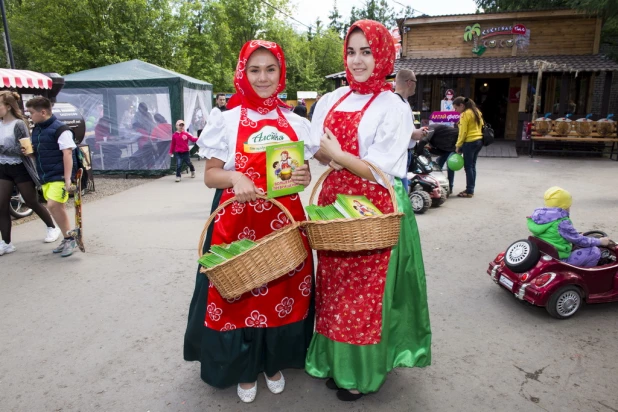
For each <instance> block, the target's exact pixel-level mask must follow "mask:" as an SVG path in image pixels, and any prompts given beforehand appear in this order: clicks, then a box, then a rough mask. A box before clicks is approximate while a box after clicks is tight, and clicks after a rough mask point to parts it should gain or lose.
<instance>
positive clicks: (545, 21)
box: [328, 10, 618, 140]
mask: <svg viewBox="0 0 618 412" xmlns="http://www.w3.org/2000/svg"><path fill="white" fill-rule="evenodd" d="M399 26H400V31H401V32H402V33H403V35H402V36H401V37H402V55H401V58H399V59H398V60H397V61H396V63H395V73H396V72H397V71H398V70H401V69H404V68H405V69H411V70H413V71H414V72H415V73H416V76H417V79H418V82H417V89H416V95H415V96H414V97H412V98H411V103H412V105H413V107H414V110H417V111H421V113H422V114H421V116H422V118H424V119H428V118H429V117H430V115H431V113H432V112H437V111H443V110H444V109H445V107H448V98H447V92H449V91H452V93H453V95H454V96H455V97H456V96H468V97H471V98H472V99H474V101H475V102H477V104H478V105H479V107H480V108H481V110H482V112H483V114H484V117H485V120H486V121H487V122H488V123H490V124H492V126H493V127H494V130H495V132H496V137H497V138H504V139H508V140H520V139H521V135H522V126H523V122H524V121H529V120H530V119H531V117H532V109H533V100H534V93H535V92H536V84H537V76H538V73H539V66H540V65H541V64H543V67H544V68H543V74H542V76H541V78H542V83H541V87H540V88H539V90H540V94H539V97H540V99H539V100H540V102H539V104H538V105H537V113H538V114H539V115H543V114H545V113H551V114H552V117H553V118H557V117H562V116H564V115H566V114H569V113H570V114H572V115H573V117H572V119H577V118H580V117H584V116H586V114H588V113H591V112H592V107H593V104H592V103H593V97H594V96H593V95H594V94H595V90H594V84H595V78H597V77H598V76H602V77H603V78H604V80H605V82H604V84H605V85H609V87H605V88H604V90H602V91H601V94H602V96H601V98H602V104H601V110H600V111H599V112H598V113H593V119H594V120H596V119H598V118H600V117H605V116H606V115H607V114H608V113H607V112H608V110H609V101H610V88H611V84H612V77H613V75H614V72H615V71H618V63H616V62H614V61H613V60H610V59H608V58H605V57H604V56H602V55H600V54H599V46H600V35H601V19H600V18H597V17H595V16H590V15H588V14H583V13H580V12H577V11H574V10H537V11H519V12H500V13H487V14H469V15H449V16H421V17H415V18H407V19H405V20H400V21H399ZM395 73H393V75H395ZM328 77H329V78H332V79H334V80H335V81H336V83H337V85H338V86H339V85H341V84H342V82H345V72H341V73H336V74H332V75H330V76H328Z"/></svg>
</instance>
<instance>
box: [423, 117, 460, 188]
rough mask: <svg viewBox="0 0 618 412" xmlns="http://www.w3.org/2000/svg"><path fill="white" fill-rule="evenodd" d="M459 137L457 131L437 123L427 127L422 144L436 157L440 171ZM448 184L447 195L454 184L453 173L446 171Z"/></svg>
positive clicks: (449, 170)
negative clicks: (427, 132)
mask: <svg viewBox="0 0 618 412" xmlns="http://www.w3.org/2000/svg"><path fill="white" fill-rule="evenodd" d="M458 136H459V130H457V128H455V127H451V126H446V125H443V124H439V123H434V124H430V125H429V134H428V135H427V136H426V137H425V138H424V139H423V141H424V142H426V143H429V145H430V146H431V148H430V149H429V151H430V152H431V153H432V154H434V155H437V156H438V158H437V159H436V163H437V164H438V166H440V169H442V168H443V167H444V163H446V161H447V160H448V157H449V156H450V155H451V154H452V153H455V143H457V137H458ZM447 174H448V183H449V194H451V193H453V183H454V182H455V172H453V171H452V170H451V169H448V172H447Z"/></svg>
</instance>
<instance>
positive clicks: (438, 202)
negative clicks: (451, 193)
mask: <svg viewBox="0 0 618 412" xmlns="http://www.w3.org/2000/svg"><path fill="white" fill-rule="evenodd" d="M447 197H448V193H447V192H446V191H445V190H444V189H442V188H440V199H431V206H433V207H440V206H442V205H443V204H444V202H446V198H447Z"/></svg>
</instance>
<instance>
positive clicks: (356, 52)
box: [346, 30, 376, 83]
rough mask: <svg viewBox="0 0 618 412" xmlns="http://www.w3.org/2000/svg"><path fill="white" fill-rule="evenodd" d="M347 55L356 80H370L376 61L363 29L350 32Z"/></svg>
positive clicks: (349, 67)
mask: <svg viewBox="0 0 618 412" xmlns="http://www.w3.org/2000/svg"><path fill="white" fill-rule="evenodd" d="M346 55H347V57H346V59H347V64H348V69H349V70H350V72H351V73H352V76H353V77H354V80H356V81H357V82H359V83H363V82H366V81H367V80H369V76H371V73H373V69H374V68H375V66H376V62H375V60H374V58H373V54H372V53H371V48H370V47H369V42H368V41H367V38H366V37H365V35H364V34H363V32H362V31H360V30H357V31H354V32H353V33H352V34H350V36H349V37H348V45H347V48H346Z"/></svg>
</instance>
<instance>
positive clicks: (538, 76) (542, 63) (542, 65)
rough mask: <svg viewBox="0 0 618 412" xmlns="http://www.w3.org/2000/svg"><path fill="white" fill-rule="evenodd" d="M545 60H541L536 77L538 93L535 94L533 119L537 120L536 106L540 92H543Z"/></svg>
mask: <svg viewBox="0 0 618 412" xmlns="http://www.w3.org/2000/svg"><path fill="white" fill-rule="evenodd" d="M544 67H545V62H539V72H538V74H537V78H536V93H535V94H534V104H533V106H532V121H535V120H536V107H537V104H538V103H539V93H540V92H541V80H542V79H543V68H544Z"/></svg>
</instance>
